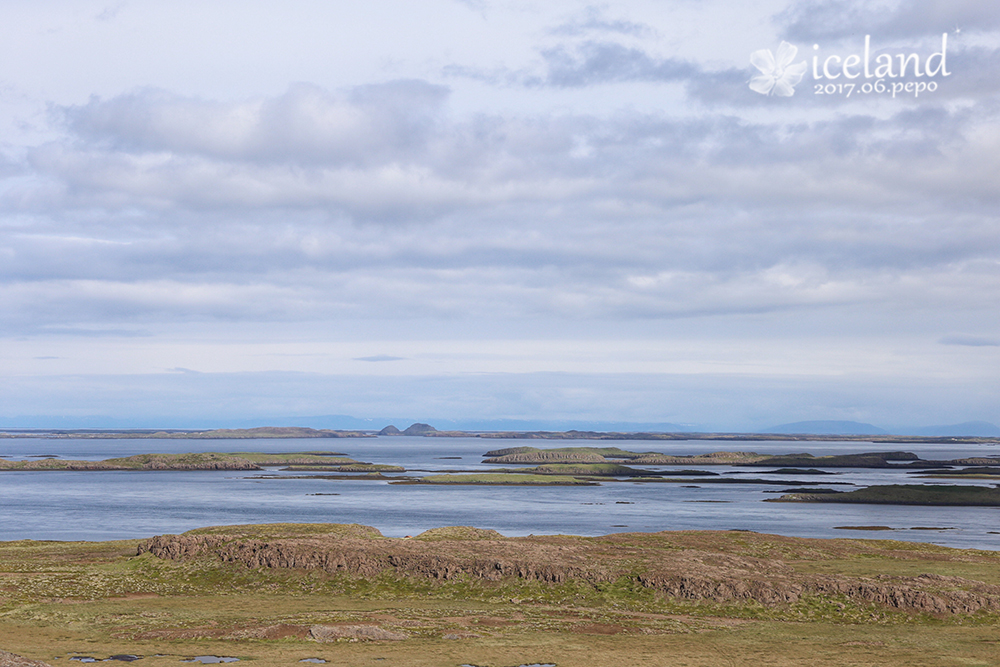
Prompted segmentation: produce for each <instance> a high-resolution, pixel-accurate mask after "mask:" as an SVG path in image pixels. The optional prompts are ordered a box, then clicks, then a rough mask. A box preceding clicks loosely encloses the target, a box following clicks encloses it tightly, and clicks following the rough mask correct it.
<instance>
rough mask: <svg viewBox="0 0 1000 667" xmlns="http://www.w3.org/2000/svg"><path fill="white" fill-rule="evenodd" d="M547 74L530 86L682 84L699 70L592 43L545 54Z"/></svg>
mask: <svg viewBox="0 0 1000 667" xmlns="http://www.w3.org/2000/svg"><path fill="white" fill-rule="evenodd" d="M541 55H542V59H543V61H544V62H545V66H546V73H545V75H544V77H543V78H541V79H537V78H532V77H528V78H526V80H525V81H526V83H527V84H528V85H550V86H557V87H575V86H591V85H595V84H605V83H620V82H625V81H661V82H667V81H680V80H686V79H689V78H691V77H693V76H694V75H695V74H697V73H698V68H697V67H696V66H695V65H693V64H691V63H689V62H686V61H683V60H679V59H676V58H655V57H653V56H650V55H649V54H647V53H646V52H645V51H643V50H642V49H638V48H631V47H626V46H623V45H621V44H617V43H614V42H596V41H588V42H584V43H583V44H580V45H578V46H577V47H576V48H574V49H572V50H571V49H567V48H566V47H556V48H552V49H546V50H544V51H542V54H541Z"/></svg>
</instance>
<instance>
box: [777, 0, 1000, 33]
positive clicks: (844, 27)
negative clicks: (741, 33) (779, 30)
mask: <svg viewBox="0 0 1000 667" xmlns="http://www.w3.org/2000/svg"><path fill="white" fill-rule="evenodd" d="M777 20H778V22H779V24H782V25H783V26H784V30H785V35H786V36H787V37H788V38H790V39H795V40H803V41H811V40H816V39H840V38H856V37H857V36H858V35H865V34H871V35H873V36H875V37H880V38H888V37H928V36H935V35H936V36H938V37H940V35H941V33H942V32H951V31H954V30H955V29H956V28H959V29H961V30H962V31H965V32H977V31H989V30H996V29H997V28H1000V13H998V12H997V11H996V7H995V6H994V5H992V4H991V3H989V2H982V1H981V0H898V1H897V2H896V3H895V5H894V6H893V7H892V8H891V9H887V8H886V7H885V6H884V5H882V4H881V3H871V2H866V1H865V0H807V1H805V2H797V3H794V4H793V5H792V6H791V7H789V9H787V10H786V11H785V12H783V13H782V14H780V15H779V16H778V17H777Z"/></svg>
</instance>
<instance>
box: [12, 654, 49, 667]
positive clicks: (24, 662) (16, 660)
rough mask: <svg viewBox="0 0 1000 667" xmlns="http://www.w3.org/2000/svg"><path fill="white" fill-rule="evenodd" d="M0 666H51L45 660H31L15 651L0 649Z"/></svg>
mask: <svg viewBox="0 0 1000 667" xmlns="http://www.w3.org/2000/svg"><path fill="white" fill-rule="evenodd" d="M0 667H52V666H51V665H49V663H47V662H42V661H41V660H32V659H31V658H25V657H23V656H20V655H17V654H16V653H8V652H7V651H0Z"/></svg>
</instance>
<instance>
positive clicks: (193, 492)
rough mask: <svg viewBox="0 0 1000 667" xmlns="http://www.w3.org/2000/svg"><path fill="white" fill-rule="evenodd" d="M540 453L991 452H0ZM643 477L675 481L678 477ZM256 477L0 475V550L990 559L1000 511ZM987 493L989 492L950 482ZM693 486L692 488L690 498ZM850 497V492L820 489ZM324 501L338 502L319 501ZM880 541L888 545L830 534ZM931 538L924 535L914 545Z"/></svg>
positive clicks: (346, 447)
mask: <svg viewBox="0 0 1000 667" xmlns="http://www.w3.org/2000/svg"><path fill="white" fill-rule="evenodd" d="M525 444H527V445H533V446H538V447H543V448H549V447H567V446H618V447H621V448H623V449H629V450H632V451H655V452H660V453H664V454H674V455H678V454H702V453H707V452H713V451H733V450H742V451H755V452H758V453H765V454H788V453H794V452H803V451H808V452H810V453H812V454H816V455H823V454H848V453H859V452H866V451H886V450H887V449H904V450H906V451H912V452H914V453H916V454H918V455H919V456H920V457H921V458H924V459H952V458H960V457H967V456H996V455H998V454H1000V448H998V447H997V446H995V445H988V444H976V445H960V446H950V445H942V444H924V443H921V444H909V443H908V444H905V445H900V446H898V447H887V446H886V445H885V444H884V443H879V444H873V443H870V442H826V441H817V442H786V441H755V442H731V441H726V442H721V441H705V440H697V441H648V440H641V441H627V440H620V441H613V442H595V441H593V440H581V441H572V440H569V441H565V440H562V441H537V440H536V441H523V440H516V441H515V440H497V439H482V438H472V437H469V438H421V437H379V438H363V439H354V438H351V439H346V438H344V439H287V440H286V439H280V440H275V439H267V440H150V439H136V440H130V439H124V440H103V439H88V438H58V439H42V438H29V439H21V438H16V439H2V440H0V456H5V457H7V458H9V459H24V458H27V457H31V456H58V457H60V458H66V459H85V460H101V459H106V458H111V457H115V456H127V455H131V454H141V453H150V452H158V453H180V452H207V451H226V452H232V451H253V452H297V451H316V450H333V451H338V452H342V453H344V454H346V455H348V456H350V457H352V458H354V459H357V460H359V461H366V462H372V463H387V464H395V465H401V466H403V467H405V468H407V469H408V471H410V473H408V474H418V475H419V474H428V473H436V472H444V471H451V470H453V471H484V470H488V469H489V468H492V467H495V466H491V465H484V464H483V463H482V455H483V454H484V453H485V452H486V451H488V450H491V449H499V448H503V447H511V446H518V445H525ZM652 469H653V470H668V469H677V467H676V466H673V467H671V466H666V467H654V468H652ZM705 469H707V470H711V471H712V472H717V473H720V474H721V475H723V476H725V477H731V478H734V479H738V478H740V477H743V478H760V479H773V480H785V481H787V482H788V484H787V486H788V487H794V486H796V484H795V481H796V480H798V481H820V482H822V483H823V484H824V485H826V484H829V483H831V482H844V483H847V484H855V485H870V484H892V483H919V482H927V483H946V484H948V483H954V482H953V481H951V480H934V481H933V482H931V481H929V480H918V479H914V478H913V476H910V475H907V474H906V473H905V472H903V471H897V470H882V469H876V470H871V469H845V470H839V471H836V472H837V473H838V474H836V475H824V476H822V477H818V476H817V477H812V476H810V477H805V476H803V477H798V478H790V477H787V476H783V475H774V474H768V473H767V469H756V468H741V467H732V466H711V467H706V468H705ZM300 476H301V473H287V472H281V471H280V470H278V469H270V470H268V471H266V473H265V474H262V473H260V472H257V471H249V472H244V471H166V472H160V471H157V472H150V471H105V472H76V471H51V472H36V471H32V472H27V471H23V472H2V473H0V540H19V539H34V540H110V539H128V538H138V537H149V536H152V535H158V534H165V533H179V532H183V531H186V530H190V529H193V528H199V527H203V526H212V525H227V524H242V523H272V522H296V523H313V522H334V523H360V524H365V525H369V526H374V527H376V528H378V529H379V530H380V531H382V533H383V534H385V535H387V536H390V537H402V536H404V535H415V534H417V533H420V532H422V531H424V530H427V529H430V528H436V527H440V526H453V525H467V526H476V527H478V528H492V529H495V530H497V531H499V532H500V533H502V534H504V535H509V536H514V535H528V534H558V533H563V534H574V535H604V534H608V533H613V532H632V531H642V532H649V531H660V530H752V531H757V532H765V533H776V534H780V535H789V536H798V537H822V538H832V537H852V538H886V539H897V540H908V541H921V542H932V543H936V544H941V545H946V546H953V547H962V548H978V549H992V550H1000V535H998V534H994V532H993V531H1000V508H982V507H914V506H888V505H842V504H841V505H821V504H790V503H766V502H763V501H764V500H765V499H767V498H774V497H776V495H777V494H776V493H775V491H781V490H782V489H784V488H785V487H784V486H769V485H761V484H699V481H698V478H696V477H692V478H691V480H690V481H689V482H685V483H683V484H667V483H637V482H603V483H602V484H601V485H600V486H587V487H495V486H447V487H442V486H420V485H393V484H388V483H387V482H383V481H370V480H360V479H351V480H330V479H323V478H307V479H301V478H298V477H300ZM962 483H965V484H980V485H985V486H992V485H993V483H992V482H990V481H988V480H968V481H964V480H963V481H962ZM689 487H697V488H689ZM834 488H843V489H850V488H853V487H850V486H844V487H834ZM333 494H336V495H333ZM871 525H882V526H889V527H891V528H892V529H893V530H892V531H881V532H868V531H857V530H840V529H837V527H838V526H871ZM914 528H923V529H927V528H931V529H933V530H913V529H914Z"/></svg>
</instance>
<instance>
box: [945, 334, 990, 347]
mask: <svg viewBox="0 0 1000 667" xmlns="http://www.w3.org/2000/svg"><path fill="white" fill-rule="evenodd" d="M938 342H939V343H941V344H942V345H962V346H965V347H1000V340H998V339H996V338H987V337H985V336H967V335H962V334H952V335H949V336H945V337H943V338H941V340H939V341H938Z"/></svg>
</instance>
